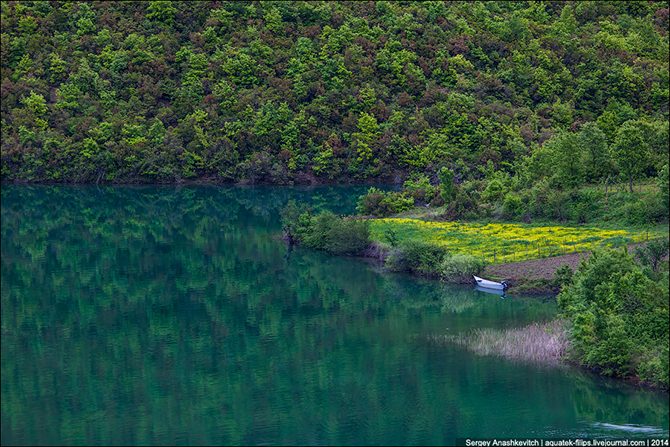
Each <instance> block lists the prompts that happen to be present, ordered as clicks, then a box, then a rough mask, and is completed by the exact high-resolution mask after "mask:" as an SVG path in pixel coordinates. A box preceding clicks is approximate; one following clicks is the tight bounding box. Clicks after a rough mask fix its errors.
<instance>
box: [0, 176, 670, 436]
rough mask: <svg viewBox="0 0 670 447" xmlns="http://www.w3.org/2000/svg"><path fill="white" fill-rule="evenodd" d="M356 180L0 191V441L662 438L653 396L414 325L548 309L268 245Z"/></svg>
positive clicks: (663, 425)
mask: <svg viewBox="0 0 670 447" xmlns="http://www.w3.org/2000/svg"><path fill="white" fill-rule="evenodd" d="M361 191H362V188H318V189H312V190H308V189H302V190H301V189H288V188H255V189H252V188H217V187H188V188H181V189H175V188H167V187H166V188H131V187H126V188H96V187H82V188H75V187H47V186H43V187H28V186H22V187H18V186H3V187H2V271H1V274H2V277H1V279H2V281H1V284H2V285H1V293H2V406H1V408H2V444H32V443H37V444H60V443H66V444H88V443H91V444H155V443H164V444H221V443H224V444H358V443H360V444H445V443H451V442H453V441H454V439H455V438H459V437H487V436H494V435H497V436H544V437H563V436H582V437H584V436H600V435H608V436H628V437H630V436H643V437H644V436H650V435H655V436H663V437H667V435H668V403H667V401H666V399H667V395H663V394H658V393H653V392H648V391H642V390H638V389H635V388H633V387H630V386H628V385H626V384H623V383H620V382H617V381H612V380H604V379H599V378H597V377H594V376H591V375H588V374H584V373H581V372H578V371H575V370H571V369H556V368H546V367H538V366H533V365H527V364H523V363H515V362H512V361H507V360H501V359H497V358H491V357H478V356H475V355H473V354H471V353H469V352H467V351H464V350H462V349H460V348H456V347H451V346H440V345H436V344H435V343H432V342H430V341H429V339H428V338H429V337H428V336H429V335H431V334H445V333H451V334H455V333H459V332H462V331H467V330H469V329H473V328H482V327H512V326H519V325H523V324H526V323H528V322H531V321H537V320H546V319H550V318H552V317H553V316H554V315H555V312H556V308H555V305H554V304H553V303H552V302H551V301H543V300H541V299H537V298H534V299H521V298H514V297H512V298H508V299H500V298H499V297H497V296H494V295H488V294H482V293H481V292H475V291H472V290H470V289H469V288H467V287H447V286H444V285H441V284H439V283H436V282H430V281H422V280H417V279H415V278H411V277H407V276H402V275H394V274H389V273H385V272H383V271H381V270H380V269H379V268H378V267H377V266H375V265H373V264H371V263H368V262H365V261H363V260H360V259H352V258H338V257H330V256H325V255H322V254H320V253H314V252H310V251H307V250H301V249H296V250H293V251H292V252H290V253H289V252H287V249H286V247H285V245H284V244H283V243H282V242H281V241H279V240H277V239H276V236H277V235H278V230H279V225H278V217H277V212H278V209H279V208H280V207H281V206H282V205H283V204H284V203H285V202H286V201H287V200H288V199H289V198H290V197H294V198H300V199H304V200H310V201H311V202H312V203H313V204H314V205H315V206H317V207H329V208H331V209H335V210H336V211H339V212H348V211H352V209H353V207H354V202H355V197H356V195H357V194H359V193H360V192H361Z"/></svg>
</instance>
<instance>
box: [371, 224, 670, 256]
mask: <svg viewBox="0 0 670 447" xmlns="http://www.w3.org/2000/svg"><path fill="white" fill-rule="evenodd" d="M664 233H665V234H667V226H665V227H662V226H655V227H653V228H651V229H650V230H640V229H618V230H615V229H603V228H597V227H581V226H556V225H530V224H522V223H471V222H435V221H427V220H422V219H416V218H380V219H371V220H370V237H371V239H372V240H373V241H375V242H377V243H379V244H381V245H392V244H394V243H397V244H399V243H403V242H407V241H417V242H421V243H424V244H428V245H432V246H435V247H440V248H444V249H445V250H448V251H449V252H451V253H461V254H468V255H472V256H476V257H479V258H481V259H483V260H484V261H486V262H487V263H489V264H496V263H506V262H515V261H525V260H531V259H541V258H546V257H550V256H557V255H564V254H568V253H578V252H585V251H591V250H594V249H596V248H599V247H602V246H608V247H617V246H622V245H627V244H631V243H635V242H642V241H645V240H648V239H653V238H655V237H660V236H662V235H663V234H664Z"/></svg>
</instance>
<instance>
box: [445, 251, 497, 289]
mask: <svg viewBox="0 0 670 447" xmlns="http://www.w3.org/2000/svg"><path fill="white" fill-rule="evenodd" d="M484 267H486V262H485V261H484V260H483V259H481V258H478V257H476V256H472V255H466V254H455V255H452V256H445V258H444V259H443V260H442V263H441V264H440V272H441V274H442V278H443V279H444V280H445V281H447V282H455V283H461V284H466V283H469V282H472V275H477V274H479V273H481V271H482V270H484Z"/></svg>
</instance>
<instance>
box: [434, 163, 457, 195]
mask: <svg viewBox="0 0 670 447" xmlns="http://www.w3.org/2000/svg"><path fill="white" fill-rule="evenodd" d="M437 176H438V178H439V179H440V195H441V196H442V199H443V200H444V201H445V202H447V203H448V202H449V201H450V200H452V199H453V198H454V196H455V195H456V186H455V185H454V171H452V170H451V169H449V168H447V167H446V166H442V168H440V170H439V172H438V174H437Z"/></svg>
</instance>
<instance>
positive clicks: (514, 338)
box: [432, 320, 569, 364]
mask: <svg viewBox="0 0 670 447" xmlns="http://www.w3.org/2000/svg"><path fill="white" fill-rule="evenodd" d="M432 339H433V341H437V342H442V343H455V344H457V345H460V346H464V347H466V348H467V349H469V350H471V351H473V352H475V353H477V354H479V355H496V356H500V357H505V358H508V359H515V360H523V361H528V362H534V363H542V364H559V363H560V362H561V360H562V358H563V355H564V354H565V352H566V350H567V348H568V345H569V341H568V332H567V329H566V324H565V322H564V321H561V320H553V321H550V322H547V323H533V324H531V325H529V326H525V327H522V328H514V329H504V330H501V329H476V330H474V331H472V332H470V333H468V334H461V335H456V336H448V335H443V336H433V337H432Z"/></svg>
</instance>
